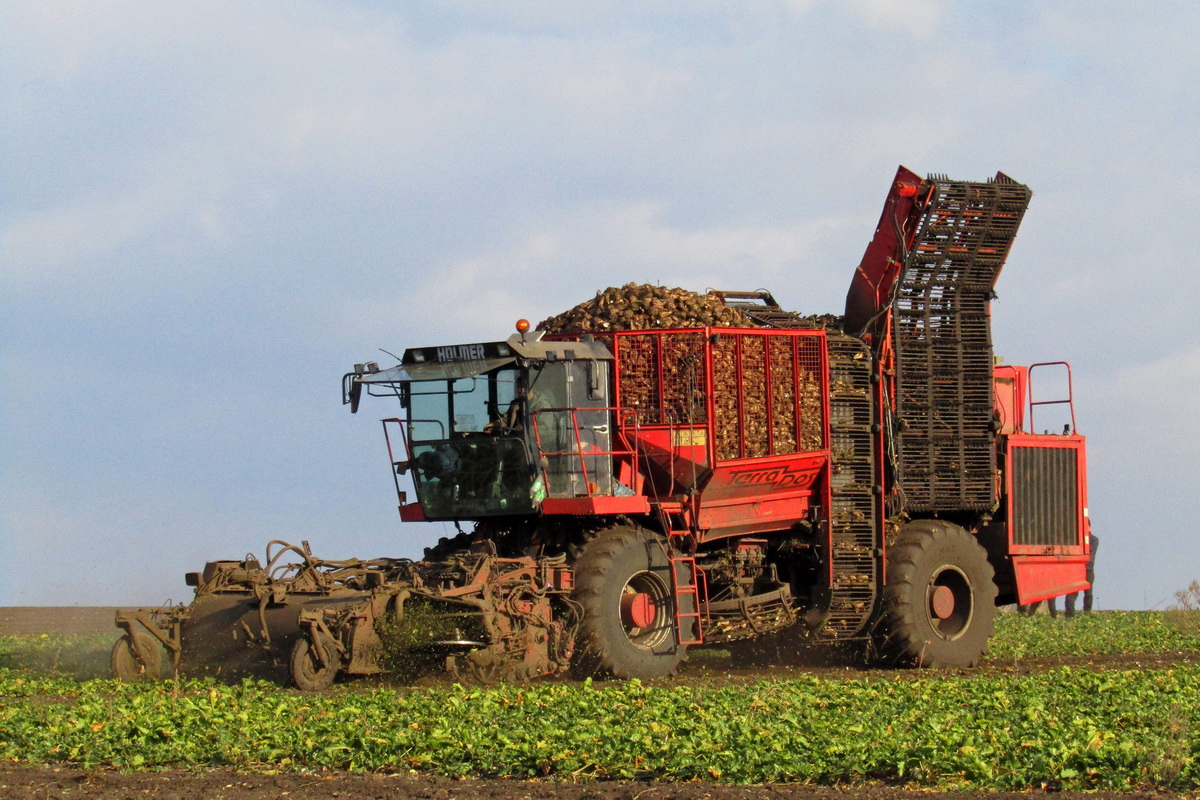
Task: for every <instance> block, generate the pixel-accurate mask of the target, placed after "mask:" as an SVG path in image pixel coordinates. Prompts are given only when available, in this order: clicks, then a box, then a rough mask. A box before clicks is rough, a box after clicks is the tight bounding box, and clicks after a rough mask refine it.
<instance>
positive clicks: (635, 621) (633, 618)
mask: <svg viewBox="0 0 1200 800" xmlns="http://www.w3.org/2000/svg"><path fill="white" fill-rule="evenodd" d="M657 612H658V607H657V606H656V604H655V602H654V597H653V596H652V595H651V594H649V593H648V592H626V593H625V594H624V595H622V597H621V621H622V622H624V623H625V624H626V625H627V626H628V627H631V628H646V627H649V626H650V624H651V623H652V622H654V617H655V615H656V614H657Z"/></svg>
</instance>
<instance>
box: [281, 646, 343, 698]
mask: <svg viewBox="0 0 1200 800" xmlns="http://www.w3.org/2000/svg"><path fill="white" fill-rule="evenodd" d="M317 645H318V646H319V647H320V648H321V663H318V661H317V658H316V653H315V652H314V650H313V647H312V643H311V642H310V641H309V638H308V636H301V637H300V638H299V639H297V640H296V644H295V645H294V646H293V647H292V657H291V659H289V661H288V669H289V672H290V673H291V675H292V683H294V684H296V688H297V689H301V690H303V691H305V692H323V691H325V690H326V689H328V688H329V687H330V686H333V681H334V679H335V678H336V677H337V674H338V671H339V670H340V667H341V662H340V660H339V659H338V651H337V646H336V645H335V644H334V643H333V640H332V639H330V638H329V637H328V636H327V635H325V634H323V633H318V634H317Z"/></svg>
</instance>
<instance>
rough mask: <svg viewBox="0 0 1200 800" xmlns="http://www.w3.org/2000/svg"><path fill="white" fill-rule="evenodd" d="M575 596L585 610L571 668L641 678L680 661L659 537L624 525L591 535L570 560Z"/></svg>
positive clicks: (656, 674)
mask: <svg viewBox="0 0 1200 800" xmlns="http://www.w3.org/2000/svg"><path fill="white" fill-rule="evenodd" d="M635 598H636V599H635ZM574 599H575V601H576V602H577V603H579V605H580V606H581V607H582V610H583V617H582V619H581V620H580V624H579V641H578V643H577V650H576V654H575V658H574V661H573V664H572V667H573V668H574V670H575V672H576V674H578V675H581V676H604V677H606V676H612V677H614V678H638V679H641V680H645V679H649V678H661V677H665V676H667V675H671V674H673V673H674V672H675V670H676V669H678V667H679V663H680V662H681V661H682V660H683V656H684V648H683V646H681V645H680V644H679V642H678V637H677V636H676V632H675V625H676V623H675V597H674V592H673V590H672V584H671V563H670V561H669V559H668V558H667V554H666V550H665V549H664V543H663V541H662V539H661V537H659V536H656V535H654V534H653V533H651V532H649V531H646V530H643V529H641V528H634V527H629V526H618V527H614V528H610V529H608V530H606V531H603V532H602V533H600V534H599V535H597V536H596V538H594V539H592V540H591V541H590V542H588V543H587V544H586V545H585V546H584V548H583V551H582V552H581V553H580V556H579V559H578V560H577V561H576V562H575V593H574ZM631 601H632V602H631ZM635 605H637V606H638V609H637V610H633V607H634V606H635ZM639 615H640V618H639ZM642 619H645V622H644V624H638V623H639V622H641V621H642Z"/></svg>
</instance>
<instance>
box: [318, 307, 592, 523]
mask: <svg viewBox="0 0 1200 800" xmlns="http://www.w3.org/2000/svg"><path fill="white" fill-rule="evenodd" d="M518 330H519V331H521V332H520V333H518V334H514V335H513V336H512V337H510V338H509V340H508V341H507V342H485V343H477V344H463V345H450V346H443V347H426V348H414V349H410V350H406V351H405V352H404V356H403V358H402V359H401V363H400V364H399V365H397V366H395V367H392V368H390V369H386V370H380V369H379V368H378V366H377V365H375V364H372V363H367V364H358V365H355V371H354V372H352V373H348V374H347V375H346V376H345V377H344V378H343V384H342V390H343V402H345V403H348V404H349V405H350V406H351V411H357V408H358V402H359V399H360V397H361V393H362V388H363V387H364V386H365V387H366V388H367V393H368V394H370V395H373V396H388V397H397V398H398V399H399V401H400V405H401V408H403V410H404V412H405V414H404V419H403V420H401V419H390V420H384V430H385V432H388V431H389V428H388V426H389V423H390V424H392V425H394V426H396V427H397V428H399V430H400V432H401V433H402V437H403V441H404V443H405V448H406V450H407V455H408V458H407V460H397V459H395V458H394V457H393V465H394V468H395V471H396V472H397V474H404V473H407V472H410V471H411V474H412V480H413V485H414V488H415V489H416V492H417V499H418V502H419V503H420V506H421V510H422V512H423V515H424V517H425V519H429V520H437V519H444V520H451V519H479V518H483V517H493V516H501V515H504V516H507V515H522V514H532V513H535V512H536V511H537V510H538V507H539V506H540V504H541V501H542V500H543V499H545V498H546V497H548V496H549V497H577V496H583V495H587V494H592V493H596V492H600V493H606V494H607V493H612V489H613V486H612V484H613V478H612V475H613V470H612V456H611V451H612V447H611V436H612V434H611V429H612V428H611V425H612V423H611V416H612V414H611V408H610V404H611V403H610V389H609V385H610V381H609V374H610V362H611V361H612V354H611V352H610V351H609V350H608V348H607V347H605V346H604V345H602V344H600V343H598V342H595V341H592V340H590V337H581V340H580V341H550V342H546V341H543V340H542V332H540V331H536V332H532V333H530V332H528V331H527V328H526V330H521V328H520V327H518ZM388 442H389V444H388V446H389V450H391V449H392V448H391V436H390V433H389V436H388ZM397 490H398V491H399V485H397Z"/></svg>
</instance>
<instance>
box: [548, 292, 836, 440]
mask: <svg viewBox="0 0 1200 800" xmlns="http://www.w3.org/2000/svg"><path fill="white" fill-rule="evenodd" d="M831 319H832V318H831ZM811 324H812V326H813V327H826V326H827V324H828V321H827V320H826V319H824V318H813V319H812V320H811ZM537 327H538V329H539V330H544V331H547V332H548V333H552V334H559V333H595V334H599V335H600V336H602V337H603V335H604V334H605V333H612V332H616V331H629V330H656V329H678V328H703V327H712V328H757V327H759V326H758V325H757V324H756V323H755V322H754V321H753V320H752V319H751V318H750V317H748V316H747V315H746V314H745V313H744V312H743V311H742V310H740V309H738V308H730V307H729V306H727V305H725V302H724V300H722V299H721V298H720V297H718V296H717V295H713V294H697V293H696V292H691V291H688V290H686V289H677V288H676V289H672V288H667V287H663V286H653V285H649V284H636V283H629V284H626V285H624V286H621V287H610V288H608V289H605V290H604V291H601V292H597V293H596V296H595V297H594V298H592V299H590V300H587V301H585V302H583V303H580V304H579V305H577V306H575V307H574V308H571V309H569V310H567V311H564V312H563V313H561V314H557V315H555V316H552V317H549V318H548V319H544V320H542V321H541V322H540V323H538V326H537ZM682 337H689V335H688V334H681V335H680V341H678V342H673V341H666V342H664V343H663V344H662V347H664V348H666V349H669V350H675V349H676V348H682V349H681V350H680V352H677V353H674V355H675V356H679V355H682V354H683V350H686V349H688V344H687V343H686V342H685V341H684V340H683V338H682ZM690 337H694V335H690ZM754 339H755V340H756V341H753V342H747V343H746V344H745V346H744V347H742V348H741V349H740V350H738V351H736V352H735V350H734V342H733V340H732V339H727V340H725V341H723V342H718V343H717V344H716V346H715V353H714V363H713V366H714V375H713V379H714V389H715V392H714V402H715V405H716V411H717V414H716V417H717V429H716V436H717V441H716V447H717V457H718V458H720V459H730V458H738V457H753V456H763V455H768V453H770V452H773V453H777V454H779V453H794V452H797V450H798V449H799V450H803V451H806V450H819V449H821V447H822V426H821V424H820V419H821V398H820V386H819V381H818V379H817V376H816V375H814V374H813V373H811V372H809V371H807V370H804V369H797V365H795V364H794V363H793V360H792V357H791V345H790V344H788V343H786V342H785V341H783V340H771V341H767V340H765V339H759V337H754ZM663 355H664V359H665V358H666V355H667V354H666V353H664V354H663ZM623 358H624V359H625V364H626V369H625V370H624V371H623V373H622V380H621V384H622V385H621V391H622V396H623V398H624V402H625V403H627V404H628V405H629V406H631V407H633V408H637V409H638V410H639V412H640V413H641V414H642V419H643V423H645V422H675V423H686V422H691V423H693V424H694V423H697V422H700V421H702V418H703V416H704V415H705V410H704V403H703V390H702V389H701V388H700V387H701V386H702V385H703V382H702V381H699V385H697V383H698V382H697V379H696V377H695V375H694V374H690V373H686V371H685V370H684V369H682V368H681V367H680V365H679V364H677V363H675V362H676V360H677V359H676V358H670V359H669V360H670V361H671V362H672V363H669V364H666V365H664V369H663V377H664V379H665V380H664V383H665V384H666V385H664V386H663V387H662V388H661V392H662V393H661V395H660V394H659V391H660V389H659V387H657V380H655V379H653V378H652V377H650V376H651V375H653V374H657V370H649V369H639V367H646V368H649V367H650V366H651V364H650V363H649V361H648V359H649V360H652V359H653V355H652V353H650V352H646V353H639V352H637V351H636V350H631V351H627V353H626V355H625V356H623ZM738 359H740V360H741V378H742V380H741V383H740V386H739V380H738V373H739V371H738V369H737V361H738ZM768 361H770V363H771V364H772V366H771V369H770V370H769V373H768V370H767V369H766V368H765V367H766V363H767V362H768ZM641 362H647V363H645V364H643V363H641ZM682 363H686V361H684V362H682ZM767 374H769V375H770V381H769V383H770V385H769V386H768V385H767V384H768V381H767V379H766V376H767ZM768 394H769V396H770V401H769V402H768ZM797 400H798V401H799V402H798V404H797ZM739 402H740V406H741V407H740V408H739ZM794 404H797V405H798V407H799V408H798V410H799V415H798V416H799V419H797V415H796V414H794V412H793V411H792V409H794V408H796V405H794ZM768 409H771V411H770V416H771V417H772V418H773V419H772V420H771V422H770V424H769V423H768ZM768 431H770V433H768ZM768 440H770V441H768Z"/></svg>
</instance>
